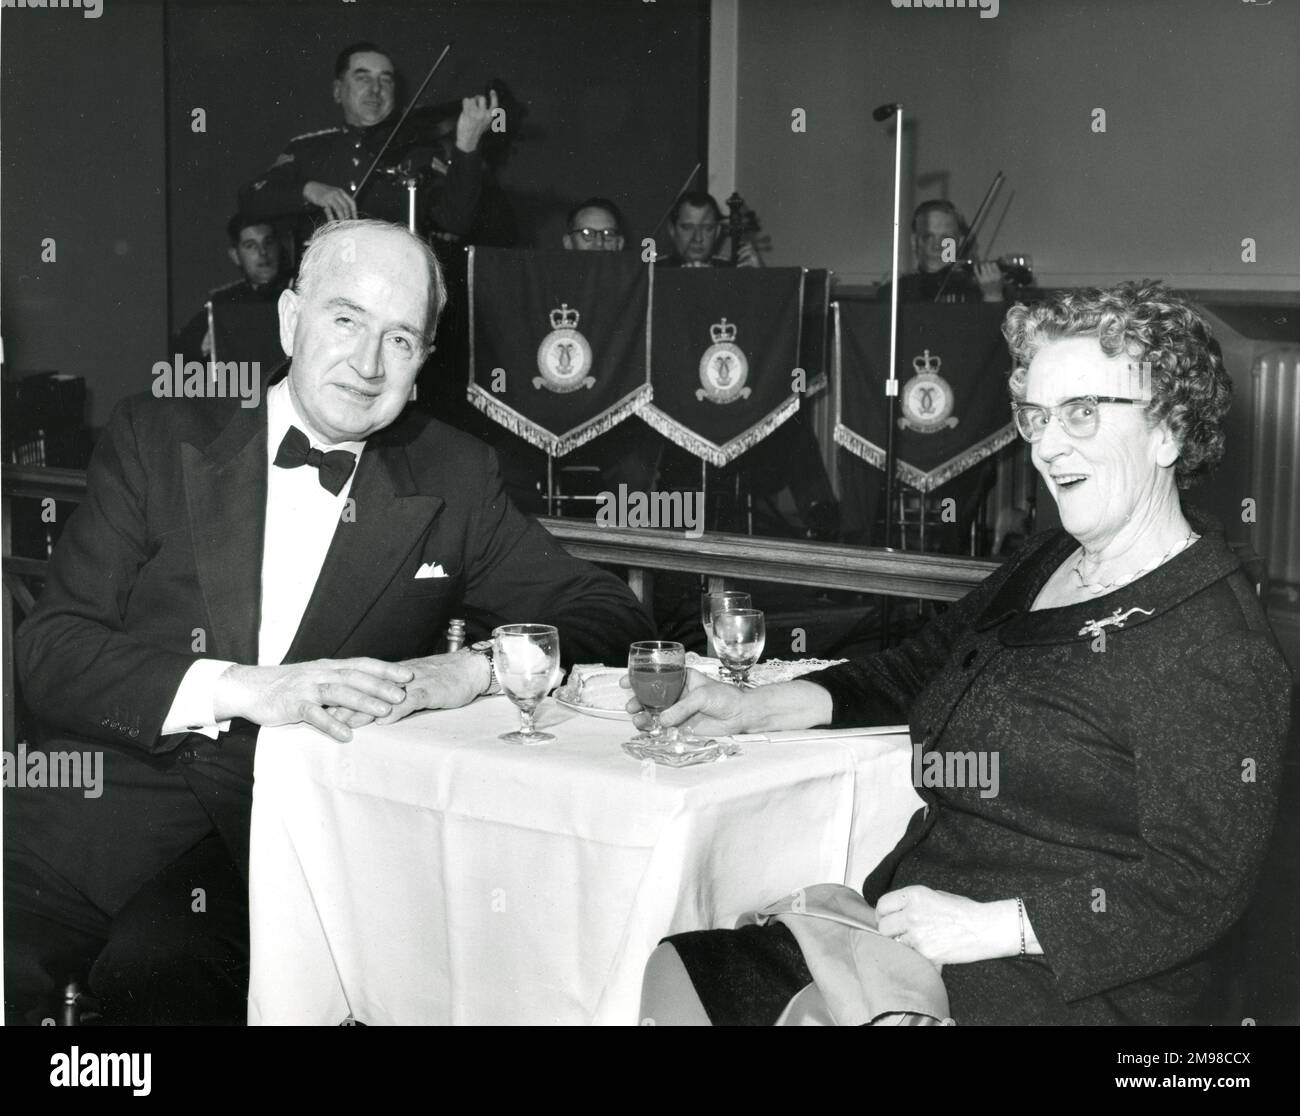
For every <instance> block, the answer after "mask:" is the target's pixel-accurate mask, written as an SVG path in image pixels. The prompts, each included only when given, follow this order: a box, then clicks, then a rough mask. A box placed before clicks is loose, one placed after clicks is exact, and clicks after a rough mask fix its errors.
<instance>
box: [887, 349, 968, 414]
mask: <svg viewBox="0 0 1300 1116" xmlns="http://www.w3.org/2000/svg"><path fill="white" fill-rule="evenodd" d="M942 366H943V360H942V359H941V358H939V357H937V356H933V355H931V353H930V350H929V349H926V350H925V352H923V353H922V354H921V355H920V356H915V357H913V358H912V370H913V371H914V372H915V373H916V375H915V376H913V377H912V378H911V379H910V380H908V381H907V383H905V384H904V385H903V388H902V390H901V391H900V392H899V393H898V404H899V406H900V407H901V408H902V411H903V415H902V417H901V418H900V419H899V420H898V425H899V428H900V429H902V430H915V431H916V432H917V433H918V434H937V433H938V432H939V431H940V430H951V429H952V428H953V427H954V426H956V425H957V422H958V420H957V418H956V416H955V415H953V413H952V411H953V407H954V405H955V404H956V401H957V400H956V397H955V396H954V394H953V390H952V385H950V384H949V383H948V381H947V380H945V379H944V378H943V377H942V376H940V375H939V369H940V368H941V367H942Z"/></svg>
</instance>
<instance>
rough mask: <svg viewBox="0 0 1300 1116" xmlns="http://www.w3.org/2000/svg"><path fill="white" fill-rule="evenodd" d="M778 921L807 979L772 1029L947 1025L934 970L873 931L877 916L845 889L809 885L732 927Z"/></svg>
mask: <svg viewBox="0 0 1300 1116" xmlns="http://www.w3.org/2000/svg"><path fill="white" fill-rule="evenodd" d="M772 921H776V922H780V923H782V924H783V925H785V926H786V927H787V928H788V929H789V931H790V932H791V933H792V934H793V935H794V937H795V940H796V941H797V942H798V943H799V948H800V950H801V951H802V952H803V956H804V960H805V962H806V963H807V965H808V969H809V971H810V972H811V973H812V975H813V983H812V984H809V985H806V986H805V987H804V988H802V989H801V990H800V991H799V992H797V993H796V994H795V995H794V996H793V997H791V999H790V1001H789V1003H788V1004H787V1005H786V1007H785V1010H784V1011H783V1012H782V1013H781V1017H780V1018H779V1019H778V1020H777V1023H776V1025H777V1026H784V1027H817V1026H821V1027H828V1026H829V1027H834V1026H839V1027H859V1026H868V1025H869V1026H876V1027H880V1026H938V1025H940V1024H949V1025H950V1024H951V1023H952V1020H951V1019H950V1018H949V1016H948V991H947V989H946V988H945V987H944V984H943V978H942V977H941V976H940V974H939V970H938V969H937V968H936V967H935V965H934V964H933V963H932V962H931V961H930V960H928V959H927V958H925V957H923V956H922V955H921V954H919V953H917V952H916V950H914V949H912V948H911V947H910V946H906V945H903V944H902V943H901V942H896V941H894V940H893V939H892V938H887V937H885V936H884V935H883V934H881V933H880V932H879V931H878V930H877V929H876V910H875V908H874V907H873V906H871V904H870V903H868V902H867V901H866V899H864V898H863V897H862V895H861V894H860V893H859V892H857V891H855V890H853V888H851V887H845V886H844V885H843V884H814V885H812V886H811V887H806V888H800V889H799V890H797V891H795V892H793V893H791V894H790V895H787V896H785V897H784V898H782V899H778V900H777V901H776V902H775V903H771V904H769V905H768V906H766V907H764V908H763V909H762V910H760V911H754V912H751V913H749V914H745V915H742V916H741V917H740V919H739V920H738V921H737V923H736V925H737V926H738V927H739V926H745V925H748V924H751V923H756V924H758V925H760V926H763V925H766V924H767V923H769V922H772Z"/></svg>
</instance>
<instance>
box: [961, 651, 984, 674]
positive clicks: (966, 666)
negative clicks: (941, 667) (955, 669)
mask: <svg viewBox="0 0 1300 1116" xmlns="http://www.w3.org/2000/svg"><path fill="white" fill-rule="evenodd" d="M979 654H980V653H979V651H978V649H976V648H972V649H971V650H970V651H967V652H966V657H965V658H964V659H962V661H961V669H962V670H970V668H971V664H972V663H973V662H974V661H975V660H976V659H978V658H979Z"/></svg>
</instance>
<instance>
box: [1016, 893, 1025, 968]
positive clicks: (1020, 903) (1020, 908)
mask: <svg viewBox="0 0 1300 1116" xmlns="http://www.w3.org/2000/svg"><path fill="white" fill-rule="evenodd" d="M1016 912H1017V913H1018V914H1019V915H1020V956H1021V957H1023V956H1024V955H1025V901H1024V900H1023V899H1021V898H1020V896H1019V895H1017V896H1016Z"/></svg>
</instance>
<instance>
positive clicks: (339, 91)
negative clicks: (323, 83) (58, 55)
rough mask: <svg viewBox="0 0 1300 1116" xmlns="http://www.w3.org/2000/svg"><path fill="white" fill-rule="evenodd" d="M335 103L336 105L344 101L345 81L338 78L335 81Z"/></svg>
mask: <svg viewBox="0 0 1300 1116" xmlns="http://www.w3.org/2000/svg"><path fill="white" fill-rule="evenodd" d="M334 103H335V104H336V105H341V104H342V103H343V82H341V81H339V80H337V79H336V80H335V82H334Z"/></svg>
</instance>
